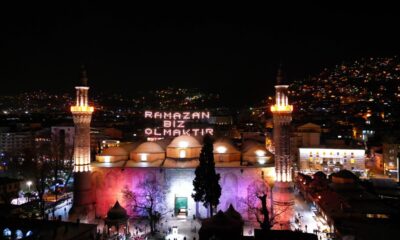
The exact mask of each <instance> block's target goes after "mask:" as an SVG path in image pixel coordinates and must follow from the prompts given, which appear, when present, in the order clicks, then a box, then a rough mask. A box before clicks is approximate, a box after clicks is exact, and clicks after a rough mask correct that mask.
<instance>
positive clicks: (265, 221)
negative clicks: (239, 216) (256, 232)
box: [243, 180, 287, 231]
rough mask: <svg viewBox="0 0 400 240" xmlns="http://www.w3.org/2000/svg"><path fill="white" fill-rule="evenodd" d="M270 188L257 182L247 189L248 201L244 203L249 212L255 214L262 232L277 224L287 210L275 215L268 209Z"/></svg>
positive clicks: (245, 200)
mask: <svg viewBox="0 0 400 240" xmlns="http://www.w3.org/2000/svg"><path fill="white" fill-rule="evenodd" d="M267 193H268V187H267V186H266V184H265V182H263V181H261V180H260V181H255V182H253V183H252V184H250V185H249V186H248V187H247V199H244V200H243V202H244V204H245V205H246V206H247V210H248V212H249V213H250V214H253V215H254V216H255V218H256V220H257V222H258V223H259V224H260V228H261V229H262V230H266V231H269V230H271V228H272V227H273V226H274V225H275V224H276V223H277V221H276V220H277V217H278V216H279V215H281V214H282V213H283V212H285V211H286V210H287V209H284V210H282V211H281V212H278V213H274V212H273V211H272V208H273V206H271V211H269V210H268V207H267V199H268V194H267Z"/></svg>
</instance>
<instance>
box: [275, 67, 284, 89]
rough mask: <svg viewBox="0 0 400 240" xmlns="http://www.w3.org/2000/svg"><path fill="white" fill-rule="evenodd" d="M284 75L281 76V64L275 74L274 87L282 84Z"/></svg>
mask: <svg viewBox="0 0 400 240" xmlns="http://www.w3.org/2000/svg"><path fill="white" fill-rule="evenodd" d="M284 80H285V78H284V75H283V70H282V63H280V64H279V67H278V71H277V73H276V85H282V84H284Z"/></svg>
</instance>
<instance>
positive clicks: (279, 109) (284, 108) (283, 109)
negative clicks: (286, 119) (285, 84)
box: [271, 105, 293, 112]
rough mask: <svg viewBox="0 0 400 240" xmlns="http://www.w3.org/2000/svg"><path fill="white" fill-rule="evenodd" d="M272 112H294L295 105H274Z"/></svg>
mask: <svg viewBox="0 0 400 240" xmlns="http://www.w3.org/2000/svg"><path fill="white" fill-rule="evenodd" d="M271 112H293V105H285V106H279V105H273V106H271Z"/></svg>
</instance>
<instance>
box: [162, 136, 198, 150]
mask: <svg viewBox="0 0 400 240" xmlns="http://www.w3.org/2000/svg"><path fill="white" fill-rule="evenodd" d="M168 147H169V148H170V147H172V148H197V147H201V144H200V143H199V141H197V139H196V138H194V137H192V136H188V135H182V136H179V137H176V138H174V140H172V142H171V143H170V144H169V145H168Z"/></svg>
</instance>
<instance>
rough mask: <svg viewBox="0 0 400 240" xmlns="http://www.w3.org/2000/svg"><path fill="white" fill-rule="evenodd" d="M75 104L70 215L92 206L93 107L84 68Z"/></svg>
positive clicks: (73, 108)
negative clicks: (72, 192) (91, 146)
mask: <svg viewBox="0 0 400 240" xmlns="http://www.w3.org/2000/svg"><path fill="white" fill-rule="evenodd" d="M75 89H76V102H75V105H73V106H71V113H72V116H73V119H74V124H75V139H74V202H73V206H72V209H71V213H72V214H77V215H80V214H81V213H83V212H87V210H88V209H90V208H91V207H92V206H91V205H92V204H93V201H92V199H91V180H90V171H91V170H90V122H91V120H92V113H93V107H92V106H89V103H88V98H89V97H88V92H89V87H88V86H87V74H86V70H85V69H84V67H82V70H81V83H80V84H79V85H78V86H76V87H75Z"/></svg>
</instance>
